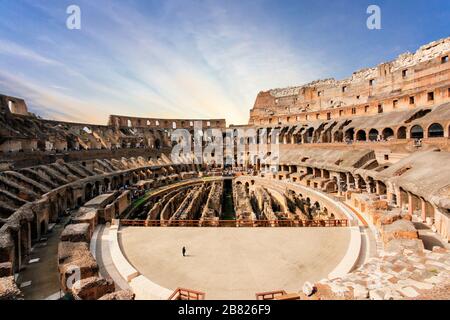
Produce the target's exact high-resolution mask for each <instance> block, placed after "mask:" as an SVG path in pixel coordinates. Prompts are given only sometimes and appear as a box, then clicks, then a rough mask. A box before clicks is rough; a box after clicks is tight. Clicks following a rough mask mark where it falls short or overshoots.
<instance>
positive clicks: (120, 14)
mask: <svg viewBox="0 0 450 320" xmlns="http://www.w3.org/2000/svg"><path fill="white" fill-rule="evenodd" d="M339 3H340V4H337V5H335V6H334V7H333V8H335V9H336V10H342V12H341V18H340V20H339V21H340V23H339V24H338V25H336V24H335V23H334V24H333V23H332V21H333V20H332V19H334V18H333V15H332V14H331V13H330V14H329V15H327V14H325V13H324V14H318V13H317V12H319V11H320V12H323V10H322V9H321V5H320V4H316V5H315V4H312V3H308V2H307V1H286V2H283V3H279V2H274V1H271V0H246V1H220V2H219V1H215V0H198V1H188V0H165V1H137V0H121V1H119V0H110V1H106V0H98V1H87V0H78V1H77V4H78V5H80V7H81V10H82V19H83V20H82V30H80V31H69V30H67V29H66V28H65V18H66V13H65V5H68V3H66V2H65V1H53V0H52V1H46V2H40V1H39V2H38V1H32V0H17V1H14V2H13V1H7V2H4V3H1V2H0V26H3V27H4V28H3V30H2V29H1V28H0V92H5V91H6V92H5V93H7V94H9V93H10V92H13V93H14V94H15V95H18V96H21V97H23V98H25V99H26V100H27V102H28V103H29V104H30V105H31V106H32V108H33V110H36V112H37V113H42V114H43V115H45V116H49V117H52V118H53V117H54V118H57V119H64V120H75V121H87V122H91V121H94V122H99V123H105V122H106V120H107V117H108V115H109V114H125V115H132V116H147V117H165V118H190V117H191V118H226V119H227V122H228V123H234V124H238V123H245V122H246V121H247V120H248V113H249V109H250V108H251V107H252V105H253V102H254V99H255V97H256V95H257V93H258V92H259V91H261V90H267V89H270V88H274V87H284V86H290V85H298V84H301V83H305V82H308V81H311V80H314V79H316V78H320V77H329V76H333V74H334V71H335V70H338V71H339V72H342V71H345V72H346V74H347V75H349V74H350V73H351V71H354V70H353V69H348V68H347V67H348V65H351V64H352V63H353V62H354V61H344V60H343V56H345V51H344V53H343V52H336V50H334V51H333V49H335V48H342V46H343V44H342V43H338V42H339V41H336V40H335V39H334V38H333V37H336V35H337V34H338V30H339V32H341V33H340V38H338V39H342V38H343V37H344V36H346V34H345V33H343V32H349V31H348V30H347V29H339V28H341V27H342V25H344V24H345V19H346V18H348V14H349V13H347V12H346V11H349V10H348V9H347V8H348V4H346V3H345V2H339ZM358 7H361V8H359V9H361V10H360V11H361V16H359V15H357V16H356V17H358V18H357V19H356V20H352V23H351V25H352V28H353V27H357V26H358V25H359V24H361V25H362V28H363V31H361V32H360V33H361V34H362V38H360V43H366V42H367V41H368V40H367V34H365V33H364V32H365V31H364V15H365V10H364V8H363V7H364V4H360V5H358ZM311 8H315V10H319V11H317V12H309V11H308V10H309V9H311ZM359 9H358V10H359ZM290 11H292V13H291V12H290ZM294 12H295V13H294ZM310 16H313V17H314V18H316V19H317V21H313V20H312V19H311V17H310ZM283 19H285V20H283ZM13 20H14V21H19V20H20V21H21V24H20V28H19V27H17V28H15V27H14V25H15V24H14V21H13ZM328 21H330V24H329V25H326V24H327V22H328ZM360 22H361V23H360ZM385 25H387V24H385ZM317 30H319V31H317ZM335 30H336V32H335ZM356 31H357V30H356ZM358 32H359V31H358ZM355 34H357V32H356V33H355ZM361 39H364V40H361ZM380 39H381V40H382V37H380ZM318 40H320V41H318ZM381 40H380V41H381ZM364 41H365V42H364ZM380 43H381V42H380ZM325 44H326V45H325ZM333 46H334V47H333ZM348 47H349V49H346V50H349V51H351V53H352V57H357V56H360V57H361V60H363V58H364V57H366V56H368V54H367V52H371V49H370V47H367V48H363V49H364V50H366V52H364V53H361V51H356V50H354V49H352V47H351V46H350V45H349V46H348ZM381 47H382V46H381V44H380V45H378V46H377V48H381ZM361 50H362V49H361ZM386 52H390V50H389V48H386ZM378 54H380V53H379V50H378V51H377V55H378ZM353 60H355V59H354V58H353ZM381 60H382V59H381V58H379V61H381ZM343 61H344V62H343ZM364 62H366V61H364ZM377 62H378V61H377ZM347 69H348V70H347Z"/></svg>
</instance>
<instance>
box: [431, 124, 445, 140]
mask: <svg viewBox="0 0 450 320" xmlns="http://www.w3.org/2000/svg"><path fill="white" fill-rule="evenodd" d="M443 136H444V128H443V127H442V126H441V125H440V124H439V123H433V124H432V125H431V126H430V127H429V128H428V138H441V137H443Z"/></svg>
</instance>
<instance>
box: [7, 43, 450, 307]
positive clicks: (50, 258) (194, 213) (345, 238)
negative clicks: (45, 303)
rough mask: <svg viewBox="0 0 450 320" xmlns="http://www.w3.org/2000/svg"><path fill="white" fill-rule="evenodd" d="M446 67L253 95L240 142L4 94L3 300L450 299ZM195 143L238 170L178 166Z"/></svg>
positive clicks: (230, 130) (449, 78)
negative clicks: (59, 109)
mask: <svg viewBox="0 0 450 320" xmlns="http://www.w3.org/2000/svg"><path fill="white" fill-rule="evenodd" d="M449 54H450V38H447V39H443V40H439V41H435V42H433V43H429V44H427V45H424V46H422V47H421V48H419V49H418V51H417V52H415V53H407V54H403V55H400V56H399V57H398V58H397V59H396V60H394V61H391V62H387V63H382V64H380V65H378V66H376V67H373V68H367V69H364V70H360V71H357V72H355V73H353V74H352V75H351V77H349V78H347V79H344V80H340V81H338V80H334V79H326V80H319V81H315V82H312V83H309V84H306V85H303V86H299V87H289V88H283V89H274V90H270V91H266V92H260V93H259V94H258V95H257V97H256V101H255V104H254V106H253V108H252V109H251V111H250V118H249V121H248V124H246V125H239V126H228V127H227V125H226V123H225V120H223V119H203V120H199V119H156V118H137V117H132V116H128V115H123V116H121V115H111V116H110V118H109V121H108V124H107V125H95V124H85V123H69V122H61V121H54V120H46V119H42V118H40V117H39V116H36V115H34V114H31V113H29V112H28V108H27V104H26V98H27V97H22V98H16V97H11V96H8V95H7V94H8V93H5V94H6V95H1V96H0V111H1V113H0V123H1V126H0V300H3V299H6V300H8V299H12V300H14V299H27V300H28V299H31V300H34V299H38V300H40V299H53V300H57V299H75V300H98V299H100V300H134V299H136V300H146V299H152V300H180V299H258V300H269V299H275V300H353V299H354V300H403V299H449V298H450V295H449V293H450V281H449V279H450V252H449V251H448V250H449V240H450V184H449V183H450V182H449V181H450V62H449ZM196 126H199V127H201V128H203V131H202V132H201V133H200V134H199V137H200V140H201V144H203V146H207V145H208V144H209V143H210V142H211V137H210V136H209V133H208V132H211V131H212V130H211V129H214V130H216V132H217V131H219V132H220V135H221V136H222V137H223V140H224V141H226V142H227V143H228V144H231V145H232V146H233V147H232V148H231V154H230V153H227V155H224V158H225V157H227V159H228V160H229V158H231V160H235V159H238V158H239V159H241V160H242V161H231V164H230V161H227V162H225V164H220V163H216V162H208V161H193V160H194V159H195V156H194V150H189V152H188V153H187V154H183V155H180V156H179V157H178V158H176V159H174V158H173V157H172V156H171V155H172V150H173V149H172V148H173V146H174V145H175V144H176V142H177V141H174V139H172V138H173V133H174V132H175V130H178V129H186V131H188V132H190V133H195V132H194V128H195V127H196ZM248 131H252V132H256V135H255V136H253V137H249V136H246V135H242V134H241V132H248ZM197 140H198V135H197ZM238 145H240V147H239V148H238V147H237V146H238ZM254 147H265V148H262V149H263V150H266V151H265V152H264V153H261V152H260V153H259V154H258V155H257V156H254V155H253V153H251V152H250V149H251V148H254ZM275 149H276V150H277V152H274V150H275ZM271 150H272V151H271ZM203 156H205V154H203ZM175 160H176V161H175ZM196 160H198V158H197V159H196ZM200 160H202V159H200ZM183 246H185V248H186V249H187V258H188V259H184V258H185V257H183V256H182V255H181V248H182V247H183ZM183 254H184V253H183ZM205 275H206V276H205Z"/></svg>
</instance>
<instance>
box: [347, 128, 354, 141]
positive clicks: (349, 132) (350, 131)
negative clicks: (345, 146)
mask: <svg viewBox="0 0 450 320" xmlns="http://www.w3.org/2000/svg"><path fill="white" fill-rule="evenodd" d="M354 136H355V130H354V129H353V128H351V129H348V130H347V131H345V140H347V141H353V137H354Z"/></svg>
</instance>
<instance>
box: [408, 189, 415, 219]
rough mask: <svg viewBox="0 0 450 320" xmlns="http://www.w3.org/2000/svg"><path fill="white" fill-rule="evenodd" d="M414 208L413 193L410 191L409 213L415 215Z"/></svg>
mask: <svg viewBox="0 0 450 320" xmlns="http://www.w3.org/2000/svg"><path fill="white" fill-rule="evenodd" d="M413 213H414V210H413V197H412V195H411V193H409V192H408V214H409V215H411V216H412V215H413Z"/></svg>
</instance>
